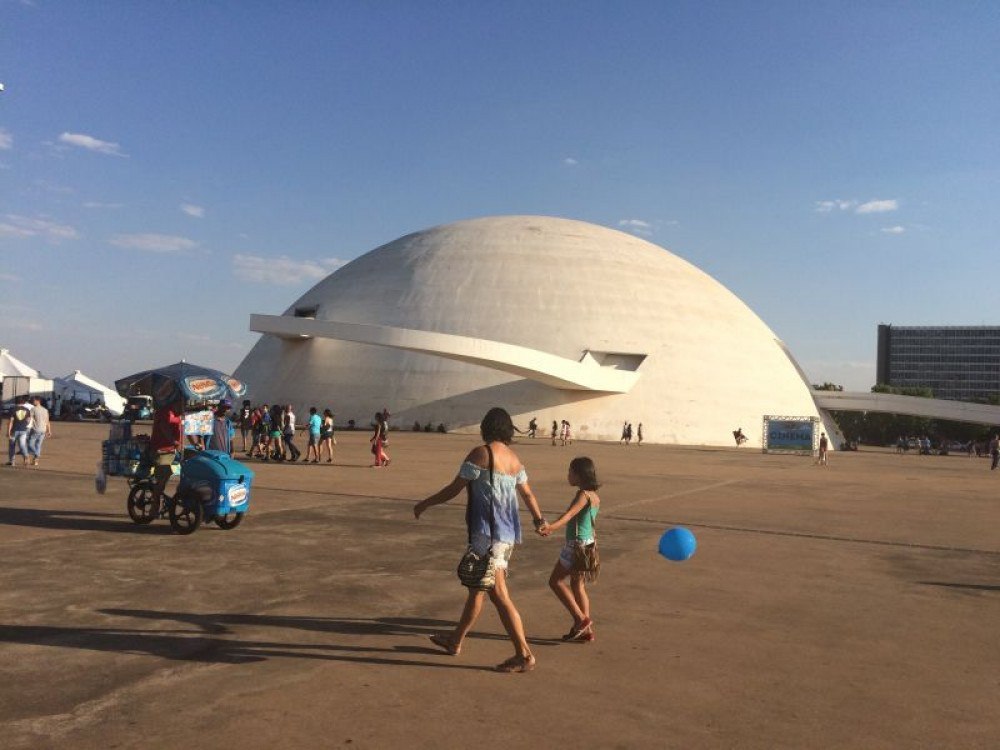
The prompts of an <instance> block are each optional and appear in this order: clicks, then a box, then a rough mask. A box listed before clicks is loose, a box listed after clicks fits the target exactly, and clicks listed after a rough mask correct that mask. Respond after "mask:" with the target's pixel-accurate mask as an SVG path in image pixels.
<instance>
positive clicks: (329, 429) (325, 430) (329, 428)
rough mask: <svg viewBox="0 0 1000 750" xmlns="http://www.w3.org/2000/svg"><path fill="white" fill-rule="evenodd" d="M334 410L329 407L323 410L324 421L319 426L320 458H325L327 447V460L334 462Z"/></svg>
mask: <svg viewBox="0 0 1000 750" xmlns="http://www.w3.org/2000/svg"><path fill="white" fill-rule="evenodd" d="M333 443H334V437H333V412H332V411H330V410H329V409H324V410H323V422H322V423H321V424H320V427H319V456H318V457H319V458H323V449H324V448H326V462H327V463H328V464H332V463H333Z"/></svg>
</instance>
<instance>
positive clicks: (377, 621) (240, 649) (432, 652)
mask: <svg viewBox="0 0 1000 750" xmlns="http://www.w3.org/2000/svg"><path fill="white" fill-rule="evenodd" d="M99 612H100V613H101V614H104V615H110V616H113V617H133V618H144V619H150V620H159V621H164V620H172V621H175V622H178V623H182V624H183V625H187V626H190V627H193V628H195V629H194V630H191V629H175V630H169V629H148V630H143V629H136V628H93V627H59V626H50V625H0V642H4V643H20V644H28V645H34V646H52V647H56V648H77V649H85V650H89V651H108V652H116V653H123V654H140V655H147V656H158V657H161V658H164V659H172V660H176V661H193V662H204V663H214V664H247V663H251V662H258V661H265V660H267V659H268V658H272V657H278V658H294V659H317V660H323V661H347V662H357V663H362V664H380V665H388V666H411V667H444V668H448V669H466V670H470V669H471V670H483V669H489V668H488V667H483V666H472V665H465V664H455V663H453V662H451V661H416V660H413V659H407V658H391V657H390V655H397V656H402V655H415V654H420V655H429V656H441V657H444V658H446V659H448V658H449V657H446V656H445V655H444V654H443V653H442V651H441V650H440V649H438V648H434V647H431V646H420V645H416V646H413V645H399V644H394V645H392V646H388V647H379V646H353V645H338V644H329V643H288V642H284V641H270V640H243V639H239V638H229V637H222V636H226V635H231V634H233V633H234V631H233V629H232V626H234V625H245V626H253V627H260V626H264V627H277V628H283V629H287V628H294V629H299V630H309V631H315V632H321V633H333V634H337V635H348V636H379V637H385V638H408V637H414V636H430V635H431V634H433V633H437V632H440V631H442V630H447V629H450V628H451V627H452V626H453V625H454V623H452V622H447V621H443V620H429V619H424V618H408V617H379V618H370V619H369V618H337V617H295V616H283V615H251V614H196V613H189V612H157V611H155V610H141V609H103V610H99ZM469 637H470V638H480V639H488V640H506V637H505V636H502V635H494V634H487V633H471V634H470V635H469ZM532 642H533V643H537V644H540V645H551V644H553V643H555V641H548V640H544V639H537V640H536V639H532Z"/></svg>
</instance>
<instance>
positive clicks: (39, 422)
mask: <svg viewBox="0 0 1000 750" xmlns="http://www.w3.org/2000/svg"><path fill="white" fill-rule="evenodd" d="M32 400H33V402H34V406H33V407H32V408H31V426H30V427H29V428H28V453H30V454H31V465H32V466H38V460H39V459H40V458H41V457H42V443H43V442H45V438H47V437H52V419H51V417H50V415H49V410H48V409H47V408H46V407H45V402H44V401H43V400H42V398H41V397H40V396H35V397H34V399H32Z"/></svg>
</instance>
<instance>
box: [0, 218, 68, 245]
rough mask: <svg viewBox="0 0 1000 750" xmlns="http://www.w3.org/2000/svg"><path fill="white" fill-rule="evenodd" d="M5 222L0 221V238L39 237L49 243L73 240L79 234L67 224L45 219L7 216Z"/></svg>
mask: <svg viewBox="0 0 1000 750" xmlns="http://www.w3.org/2000/svg"><path fill="white" fill-rule="evenodd" d="M4 218H5V219H6V221H0V237H14V238H16V239H27V238H29V237H41V238H43V239H45V240H48V241H49V242H60V241H62V240H75V239H77V238H78V237H79V236H80V234H79V233H78V232H77V231H76V229H74V228H73V227H71V226H69V225H68V224H59V223H57V222H54V221H51V220H50V219H46V218H32V217H30V216H19V215H17V214H7V215H6V216H5V217H4Z"/></svg>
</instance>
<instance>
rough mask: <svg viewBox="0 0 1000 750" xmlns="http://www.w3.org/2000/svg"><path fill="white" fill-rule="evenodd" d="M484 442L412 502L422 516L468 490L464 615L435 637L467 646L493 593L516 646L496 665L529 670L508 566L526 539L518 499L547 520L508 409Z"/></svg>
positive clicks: (456, 650) (492, 415) (499, 412)
mask: <svg viewBox="0 0 1000 750" xmlns="http://www.w3.org/2000/svg"><path fill="white" fill-rule="evenodd" d="M479 432H480V435H481V436H482V438H483V445H481V446H479V447H477V448H475V449H473V450H472V451H471V452H470V453H469V454H468V455H467V456H466V457H465V461H463V462H462V465H461V467H460V468H459V470H458V475H457V476H456V477H455V478H454V479H453V480H452V481H451V483H450V484H448V485H446V486H445V487H443V488H442V489H440V490H439V491H438V492H436V493H434V494H433V495H431V496H430V497H428V498H426V499H424V500H421V501H420V502H419V503H417V504H416V505H415V506H414V507H413V515H414V517H416V518H417V519H419V518H420V516H421V515H422V514H423V513H424V512H425V511H426V510H427V509H428V508H432V507H434V506H435V505H440V504H442V503H446V502H448V501H449V500H451V499H452V498H454V497H456V496H457V495H459V494H460V493H461V492H462V491H463V490H465V491H466V493H467V495H468V504H467V506H466V513H465V524H466V534H467V539H468V547H467V550H466V553H465V555H464V556H463V557H462V561H461V563H460V564H459V571H460V578H461V580H462V584H463V585H464V586H466V588H467V589H468V590H467V592H466V598H465V606H464V607H463V609H462V615H461V617H460V618H459V620H458V623H457V624H456V625H455V627H454V629H453V630H452V631H451V632H450V633H441V634H436V635H432V636H431V642H432V643H433V644H434V645H435V646H438V647H439V648H441V649H443V650H444V651H445V652H446V653H448V654H451V655H452V656H458V655H459V654H460V653H461V651H462V645H463V643H464V642H465V637H466V636H467V635H468V634H469V631H470V630H472V627H473V625H475V624H476V620H478V619H479V615H480V613H481V612H482V609H483V603H484V600H485V599H486V598H487V597H489V600H490V602H492V604H493V606H494V607H496V610H497V614H498V615H500V621H501V622H502V623H503V625H504V629H505V630H506V631H507V635H508V637H509V638H510V640H511V642H512V643H513V645H514V655H513V656H512V657H511V658H509V659H507V660H506V661H504V662H501V663H500V664H498V665H497V667H496V669H497V671H499V672H530V671H531V670H532V669H534V668H535V656H534V654H532V652H531V647H530V646H529V645H528V639H527V638H526V637H525V634H524V624H523V623H522V621H521V615H520V613H519V612H518V610H517V607H516V606H515V605H514V601H513V599H511V596H510V591H509V590H508V588H507V570H508V567H509V564H510V558H511V554H512V553H513V551H514V545H516V544H520V543H521V519H520V516H519V514H518V498H520V500H521V501H522V502H523V503H524V505H525V506H526V507H527V509H528V511H529V512H530V513H531V517H532V518H533V519H534V523H535V529H536V530H537V529H540V528H542V527H543V526H544V524H545V519H544V518H543V517H542V512H541V510H540V509H539V507H538V501H537V500H536V499H535V496H534V494H533V493H532V491H531V488H530V487H529V486H528V475H527V473H526V472H525V470H524V465H523V464H522V463H521V460H520V459H519V458H518V457H517V454H515V453H514V451H513V450H511V448H510V443H511V440H513V438H514V423H513V422H512V421H511V418H510V414H508V413H507V412H506V411H505V410H504V409H501V408H499V407H494V408H493V409H490V410H489V411H488V412H487V413H486V416H485V417H483V421H482V423H481V424H480V426H479Z"/></svg>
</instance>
